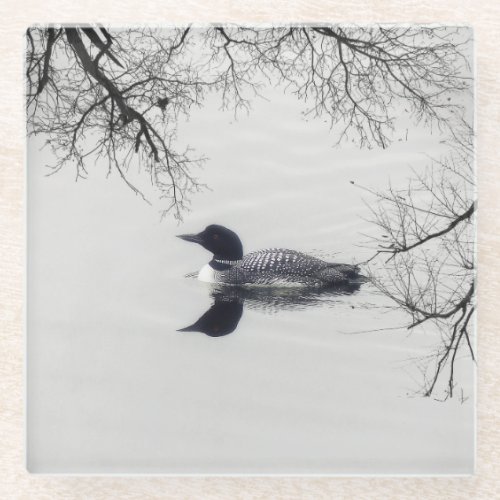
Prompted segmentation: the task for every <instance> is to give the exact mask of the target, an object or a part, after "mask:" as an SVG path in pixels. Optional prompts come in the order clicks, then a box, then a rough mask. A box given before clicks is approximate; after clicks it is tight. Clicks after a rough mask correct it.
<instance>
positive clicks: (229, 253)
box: [178, 224, 243, 260]
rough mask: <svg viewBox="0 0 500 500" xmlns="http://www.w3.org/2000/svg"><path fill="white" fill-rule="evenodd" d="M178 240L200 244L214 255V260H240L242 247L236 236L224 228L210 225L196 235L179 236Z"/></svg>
mask: <svg viewBox="0 0 500 500" xmlns="http://www.w3.org/2000/svg"><path fill="white" fill-rule="evenodd" d="M178 238H181V239H183V240H186V241H192V242H193V243H198V244H200V245H201V246H202V247H203V248H206V249H207V250H208V251H209V252H212V253H213V254H214V259H215V260H240V259H241V258H242V257H243V245H242V244H241V241H240V239H239V238H238V235H237V234H236V233H235V232H234V231H231V230H230V229H228V228H227V227H224V226H219V225H217V224H211V225H210V226H207V227H206V228H205V229H204V230H203V231H202V232H201V233H198V234H179V235H178Z"/></svg>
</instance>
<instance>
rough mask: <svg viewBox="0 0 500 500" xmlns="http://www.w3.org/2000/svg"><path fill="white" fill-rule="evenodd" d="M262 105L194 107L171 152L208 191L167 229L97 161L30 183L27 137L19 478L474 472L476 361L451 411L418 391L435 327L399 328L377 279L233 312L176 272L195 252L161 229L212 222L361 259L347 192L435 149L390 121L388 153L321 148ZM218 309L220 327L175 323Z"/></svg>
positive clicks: (296, 115)
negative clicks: (197, 328)
mask: <svg viewBox="0 0 500 500" xmlns="http://www.w3.org/2000/svg"><path fill="white" fill-rule="evenodd" d="M269 97H270V101H269V102H266V101H264V100H260V101H256V103H255V106H254V109H253V110H252V112H251V114H250V116H249V117H240V119H239V120H238V121H235V120H234V117H233V116H232V115H230V114H228V113H222V112H220V111H218V105H217V103H215V102H209V103H208V104H207V106H206V107H205V108H204V109H203V110H200V111H197V112H195V113H193V114H192V116H191V120H190V121H189V122H188V123H182V124H181V125H180V127H179V137H180V138H181V141H182V142H183V143H186V144H187V143H189V144H191V145H192V146H194V147H196V149H197V151H199V152H200V154H203V155H206V156H207V157H208V158H209V160H208V161H207V163H206V165H205V167H204V168H203V169H202V170H199V171H198V172H197V175H198V177H199V179H200V181H201V182H203V183H206V184H207V185H208V186H209V188H210V189H207V190H204V191H202V192H200V193H196V194H193V195H192V197H191V200H192V204H191V211H190V212H189V213H186V214H185V216H184V220H183V222H182V223H176V222H175V221H174V220H173V219H172V218H169V217H167V218H166V219H164V220H163V221H161V220H160V217H159V209H160V208H161V207H160V206H159V205H155V204H154V205H153V206H149V205H147V204H146V203H144V202H143V201H142V200H141V199H140V198H139V197H137V196H134V194H133V192H132V191H131V190H130V189H128V188H127V187H126V186H125V185H124V184H123V182H122V181H120V179H119V178H118V176H117V175H115V174H114V173H112V174H111V175H110V176H109V177H107V178H106V166H105V165H101V164H99V165H96V166H89V179H87V180H86V181H79V182H77V183H75V182H74V170H73V168H72V167H71V166H68V168H66V169H64V170H63V171H61V172H60V173H58V174H57V175H54V176H51V177H45V176H44V174H45V173H46V171H45V170H44V168H43V165H44V164H45V163H46V162H47V161H50V154H49V153H47V152H40V151H39V146H40V143H38V142H36V141H32V142H31V143H30V144H29V146H28V189H29V192H28V314H27V366H28V371H27V377H28V392H27V395H28V397H27V402H28V413H27V430H28V441H27V443H28V446H27V452H28V468H29V470H30V471H33V472H67V473H73V472H83V473H115V472H132V473H331V474H365V473H366V474H371V473H373V474H377V473H383V474H410V473H411V474H420V473H425V474H427V473H430V474H435V473H436V474H440V473H451V474H461V473H470V472H472V469H473V462H474V390H473V373H472V367H471V366H470V364H469V363H468V362H467V360H465V361H464V362H463V363H462V364H459V375H460V381H461V383H462V387H463V388H464V393H465V394H467V395H468V396H469V398H468V399H467V400H466V401H465V402H461V401H460V398H454V399H453V400H448V401H446V402H440V401H436V400H434V399H432V398H423V397H421V396H420V395H419V394H418V391H419V390H420V389H421V387H422V385H423V382H424V381H423V379H422V375H421V373H420V371H419V369H418V366H419V362H421V361H422V360H424V359H425V358H426V356H429V355H430V354H432V353H433V352H435V349H436V348H437V347H438V346H439V343H440V336H439V333H438V332H436V331H434V330H433V329H432V328H431V327H428V328H426V329H424V330H423V331H422V330H421V331H419V332H418V333H417V332H415V333H410V332H409V331H408V330H407V329H406V325H407V323H408V317H407V316H405V315H404V314H403V313H402V312H401V311H398V310H396V309H394V307H393V304H392V303H391V302H390V301H388V299H386V298H384V297H383V296H381V295H380V294H379V293H378V292H377V291H376V290H375V288H374V287H373V286H371V285H370V284H363V285H362V286H360V287H359V289H352V290H345V291H344V292H345V293H337V294H334V293H327V294H314V293H313V294H307V293H304V292H301V291H291V292H290V291H288V292H287V293H288V295H287V294H285V295H283V294H280V293H272V294H267V293H266V292H262V293H261V292H255V293H254V292H252V293H250V292H248V293H247V294H246V295H245V296H242V295H241V294H240V295H239V296H237V297H232V299H231V300H229V301H228V300H227V297H225V298H224V297H222V298H221V292H220V290H219V291H218V290H214V289H213V288H211V286H210V285H208V284H205V283H201V282H198V281H197V280H195V279H193V278H189V277H186V275H187V274H189V273H191V272H193V271H196V270H198V269H199V268H201V266H202V265H204V264H205V263H206V262H208V260H209V259H210V255H209V254H208V252H206V251H205V250H204V249H202V248H201V247H200V246H198V245H194V244H190V243H187V242H185V241H181V240H179V239H178V238H176V237H175V235H176V234H181V233H187V232H198V231H200V230H201V229H203V228H204V227H205V226H206V225H208V224H211V223H218V224H223V225H226V226H227V227H230V228H231V229H233V230H234V231H236V232H237V233H238V234H239V235H240V237H241V239H242V241H243V246H244V250H245V252H249V251H251V250H257V249H259V248H265V247H272V246H280V247H288V248H292V249H296V250H300V251H305V252H309V253H311V254H313V255H317V256H319V257H322V258H325V259H326V260H333V261H339V262H348V263H350V262H357V261H362V260H364V259H366V258H367V257H368V256H370V255H371V251H370V250H368V249H366V248H364V247H363V246H362V245H363V242H365V241H366V237H365V236H363V234H364V233H370V232H371V231H373V227H372V226H371V224H370V223H369V222H367V221H366V220H364V218H366V217H368V216H369V211H368V209H367V207H366V206H365V204H364V201H363V199H365V200H366V201H370V198H369V196H368V195H367V194H366V193H364V192H363V191H361V190H359V189H358V188H356V187H355V186H353V185H352V184H350V182H349V181H351V180H353V181H356V182H358V183H359V184H362V185H365V186H367V187H370V188H374V189H384V188H385V187H386V186H387V184H388V181H389V179H391V182H392V183H393V184H394V185H398V183H400V184H401V183H405V180H406V178H407V177H408V175H409V173H410V167H414V168H416V169H417V170H418V169H420V168H423V167H424V166H425V163H426V161H427V159H426V157H425V155H424V153H425V154H435V155H439V154H440V153H441V152H442V151H444V150H443V149H442V148H443V146H442V145H441V144H440V142H439V137H434V136H432V135H430V133H429V132H428V131H426V130H424V129H421V128H410V131H409V134H408V140H405V135H406V127H405V126H404V118H403V119H402V121H401V123H402V126H401V128H400V129H397V131H396V133H395V142H394V144H393V145H392V146H391V147H390V148H388V149H386V150H383V151H380V150H371V151H370V150H359V149H358V148H357V147H355V145H354V144H347V145H344V146H343V147H341V148H333V147H332V145H333V143H334V137H333V136H332V134H331V133H330V132H329V130H328V128H327V125H326V124H325V123H323V121H322V120H309V121H306V120H301V119H300V111H301V106H300V104H298V103H296V102H295V101H294V100H293V99H291V98H290V97H285V96H283V95H282V94H281V93H280V92H278V91H276V92H275V93H274V94H272V95H270V96H269ZM398 139H402V140H401V141H400V140H398ZM131 175H132V177H134V175H135V174H134V173H133V172H131ZM145 190H147V186H146V188H145ZM226 295H227V294H226ZM214 302H215V303H218V304H219V305H220V304H221V303H222V306H221V307H223V308H225V310H226V311H230V312H229V313H228V314H230V315H231V319H232V324H231V328H232V327H233V326H234V329H233V331H232V333H229V334H227V335H225V336H220V337H210V336H207V335H204V334H203V333H194V332H178V331H177V330H179V329H181V328H184V327H187V326H188V325H191V324H193V323H194V322H195V321H197V320H198V318H200V316H202V315H203V314H204V313H205V312H206V311H208V310H209V309H210V308H211V307H212V305H213V304H214ZM226 317H227V316H226ZM228 329H230V328H229V327H228Z"/></svg>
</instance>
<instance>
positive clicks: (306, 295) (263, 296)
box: [178, 283, 361, 337]
mask: <svg viewBox="0 0 500 500" xmlns="http://www.w3.org/2000/svg"><path fill="white" fill-rule="evenodd" d="M360 286H361V283H345V284H342V285H337V286H335V287H332V286H330V287H321V288H318V287H311V288H302V287H289V288H285V287H281V288H280V287H244V286H229V285H222V284H218V285H215V286H213V287H212V290H211V296H212V298H213V300H214V302H213V304H212V306H211V307H210V308H209V309H208V310H207V311H206V312H205V313H204V314H203V315H202V316H201V317H200V318H199V319H198V320H197V321H196V322H195V323H193V324H192V325H189V326H187V327H185V328H181V329H180V330H178V331H179V332H201V333H204V334H206V335H208V336H210V337H222V336H224V335H228V334H230V333H232V332H234V331H235V330H236V328H237V326H238V323H239V322H240V319H241V317H242V315H243V305H245V306H246V307H249V308H250V309H257V310H261V311H264V312H269V313H274V312H277V311H280V310H294V309H304V308H306V307H314V306H317V305H322V304H327V303H329V302H334V301H336V300H337V299H338V297H339V296H341V295H351V294H353V293H356V292H357V291H358V290H359V288H360Z"/></svg>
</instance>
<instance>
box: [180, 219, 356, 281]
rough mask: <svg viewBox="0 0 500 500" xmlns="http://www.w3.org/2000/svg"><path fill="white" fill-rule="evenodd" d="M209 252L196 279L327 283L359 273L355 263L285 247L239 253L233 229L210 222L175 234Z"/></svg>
mask: <svg viewBox="0 0 500 500" xmlns="http://www.w3.org/2000/svg"><path fill="white" fill-rule="evenodd" d="M178 237H179V238H182V239H183V240H186V241H192V242H194V243H198V244H200V245H201V246H202V247H204V248H206V249H207V250H208V251H210V252H212V253H213V258H212V260H211V261H210V262H209V263H208V264H206V265H205V266H204V267H203V268H202V269H201V271H200V272H199V273H198V279H199V280H200V281H206V282H209V283H226V284H233V285H305V286H329V285H341V284H345V283H349V282H350V281H351V280H356V279H360V280H362V279H363V277H362V276H361V275H360V274H359V267H358V266H356V265H351V264H334V263H331V262H325V261H324V260H321V259H318V258H316V257H311V256H310V255H306V254H304V253H301V252H297V251H295V250H288V249H286V248H268V249H264V250H258V251H256V252H251V253H249V254H247V255H245V256H244V255H243V246H242V244H241V241H240V239H239V237H238V235H237V234H236V233H234V232H233V231H231V230H230V229H228V228H226V227H224V226H219V225H216V224H212V225H210V226H207V227H206V228H205V229H204V230H203V231H202V232H201V233H198V234H181V235H178Z"/></svg>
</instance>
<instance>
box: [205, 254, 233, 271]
mask: <svg viewBox="0 0 500 500" xmlns="http://www.w3.org/2000/svg"><path fill="white" fill-rule="evenodd" d="M239 261H240V259H234V260H232V259H231V260H229V259H221V258H218V257H216V256H215V255H214V258H213V259H212V260H211V261H210V267H212V268H213V269H215V270H216V271H224V270H226V269H229V268H231V267H233V266H234V265H236V264H237V263H238V262H239Z"/></svg>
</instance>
